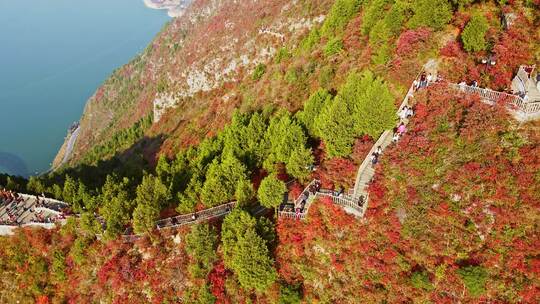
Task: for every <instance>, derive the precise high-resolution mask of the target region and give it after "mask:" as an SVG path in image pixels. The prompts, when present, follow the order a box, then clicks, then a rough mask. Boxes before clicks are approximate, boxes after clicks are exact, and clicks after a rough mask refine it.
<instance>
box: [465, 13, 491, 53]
mask: <svg viewBox="0 0 540 304" xmlns="http://www.w3.org/2000/svg"><path fill="white" fill-rule="evenodd" d="M488 29H489V23H488V21H487V19H486V17H484V16H482V15H479V14H475V15H473V16H472V18H471V20H469V22H468V23H467V25H466V26H465V29H463V32H462V33H461V41H462V42H463V48H464V49H465V50H466V51H467V52H469V53H471V52H478V51H485V50H486V49H487V42H486V33H487V31H488Z"/></svg>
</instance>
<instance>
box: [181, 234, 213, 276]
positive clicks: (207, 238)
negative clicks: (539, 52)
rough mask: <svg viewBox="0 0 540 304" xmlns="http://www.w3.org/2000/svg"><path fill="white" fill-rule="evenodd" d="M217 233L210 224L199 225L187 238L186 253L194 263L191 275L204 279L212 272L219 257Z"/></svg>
mask: <svg viewBox="0 0 540 304" xmlns="http://www.w3.org/2000/svg"><path fill="white" fill-rule="evenodd" d="M217 244H218V240H217V234H216V231H215V230H214V229H213V228H211V227H210V226H209V225H208V224H199V225H195V226H193V227H192V228H191V231H190V233H189V234H188V235H187V236H186V252H187V254H188V255H189V257H190V258H191V259H192V260H193V261H194V264H193V266H192V267H191V273H192V274H193V275H194V276H195V277H198V278H204V277H206V275H208V272H210V270H212V267H213V264H214V262H216V261H217V259H218V257H217V254H216V249H217Z"/></svg>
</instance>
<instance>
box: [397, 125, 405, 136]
mask: <svg viewBox="0 0 540 304" xmlns="http://www.w3.org/2000/svg"><path fill="white" fill-rule="evenodd" d="M397 131H398V133H399V135H400V136H401V135H403V133H405V132H406V131H407V127H405V124H404V123H401V124H400V125H399V127H398V129H397Z"/></svg>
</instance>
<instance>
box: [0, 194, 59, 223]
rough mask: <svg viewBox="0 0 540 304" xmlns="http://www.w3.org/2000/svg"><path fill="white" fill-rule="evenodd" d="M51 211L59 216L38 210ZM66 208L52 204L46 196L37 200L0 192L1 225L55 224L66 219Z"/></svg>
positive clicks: (36, 198) (37, 197)
mask: <svg viewBox="0 0 540 304" xmlns="http://www.w3.org/2000/svg"><path fill="white" fill-rule="evenodd" d="M36 208H42V209H50V210H52V211H54V212H56V213H58V214H53V215H51V214H50V213H51V212H45V211H44V210H36ZM66 210H67V209H66V208H65V207H63V206H57V205H55V204H50V203H49V202H48V201H47V199H46V198H45V196H44V195H43V196H42V197H39V196H36V197H35V200H33V201H32V200H31V198H29V197H26V198H25V197H24V196H23V195H20V194H18V193H16V192H13V191H10V190H6V189H2V190H0V225H9V226H20V225H22V224H25V223H54V222H56V221H58V220H62V219H65V218H66V215H65V212H66Z"/></svg>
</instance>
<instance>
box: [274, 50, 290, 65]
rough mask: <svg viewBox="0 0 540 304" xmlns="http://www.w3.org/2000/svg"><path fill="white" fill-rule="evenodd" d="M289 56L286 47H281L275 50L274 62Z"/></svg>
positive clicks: (279, 61)
mask: <svg viewBox="0 0 540 304" xmlns="http://www.w3.org/2000/svg"><path fill="white" fill-rule="evenodd" d="M288 58H291V53H290V52H289V50H288V49H287V48H286V47H282V48H280V49H279V50H278V51H277V54H276V57H275V58H274V62H275V63H278V64H279V63H281V62H282V61H283V60H285V59H288Z"/></svg>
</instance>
